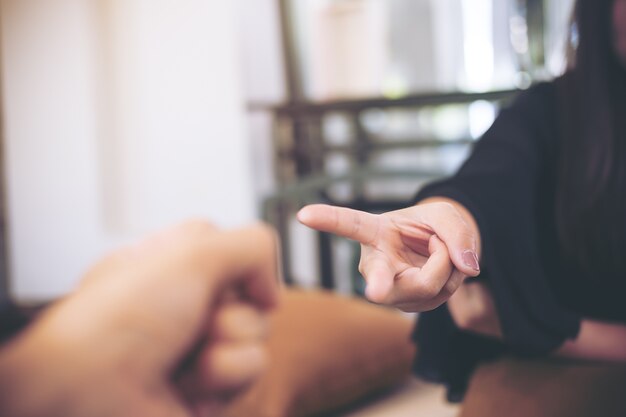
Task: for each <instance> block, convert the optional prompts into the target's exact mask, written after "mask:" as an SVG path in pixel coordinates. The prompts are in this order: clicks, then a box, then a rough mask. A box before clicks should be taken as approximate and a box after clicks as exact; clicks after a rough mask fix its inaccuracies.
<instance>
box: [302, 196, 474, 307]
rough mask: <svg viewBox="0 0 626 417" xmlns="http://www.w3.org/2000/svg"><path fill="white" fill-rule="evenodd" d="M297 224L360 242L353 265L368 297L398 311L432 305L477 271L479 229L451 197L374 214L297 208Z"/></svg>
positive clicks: (331, 209) (326, 208)
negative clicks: (355, 261)
mask: <svg viewBox="0 0 626 417" xmlns="http://www.w3.org/2000/svg"><path fill="white" fill-rule="evenodd" d="M298 219H299V220H300V222H302V223H303V224H305V225H307V226H309V227H311V228H314V229H317V230H321V231H325V232H331V233H335V234H337V235H339V236H343V237H346V238H349V239H352V240H356V241H358V242H360V243H361V262H360V264H359V271H360V272H361V273H362V274H363V276H364V278H365V280H366V281H367V288H366V296H367V298H369V299H370V300H372V301H374V302H377V303H383V304H389V305H393V306H395V307H398V308H400V309H402V310H404V311H412V312H414V311H425V310H432V309H434V308H436V307H437V306H439V305H440V304H442V303H443V302H445V301H446V300H447V299H448V298H449V297H450V296H451V295H452V294H453V293H454V292H455V291H456V290H457V288H458V287H459V285H461V283H462V282H463V280H464V279H465V278H466V277H467V276H476V275H478V274H479V272H480V268H479V263H478V259H479V253H480V235H479V233H478V228H477V226H476V223H475V221H474V219H473V217H472V216H471V215H470V214H469V212H468V211H467V210H466V209H465V208H464V207H463V206H461V205H460V204H458V203H457V202H455V201H453V200H447V199H431V200H425V201H423V202H422V203H420V204H419V205H416V206H413V207H409V208H406V209H402V210H397V211H392V212H388V213H384V214H380V215H374V214H369V213H365V212H362V211H356V210H351V209H347V208H340V207H332V206H327V205H312V206H307V207H305V208H303V209H302V210H301V211H300V212H299V213H298Z"/></svg>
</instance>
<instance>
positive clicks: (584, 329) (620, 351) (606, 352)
mask: <svg viewBox="0 0 626 417" xmlns="http://www.w3.org/2000/svg"><path fill="white" fill-rule="evenodd" d="M556 354H557V355H558V356H563V357H568V358H577V359H588V360H600V361H611V362H626V325H623V324H613V323H606V322H600V321H595V320H583V321H582V322H581V324H580V331H579V333H578V336H577V337H576V339H574V340H568V341H566V342H565V343H564V344H563V345H562V346H561V347H560V348H559V349H558V351H557V352H556Z"/></svg>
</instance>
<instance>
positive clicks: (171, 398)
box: [0, 222, 278, 417]
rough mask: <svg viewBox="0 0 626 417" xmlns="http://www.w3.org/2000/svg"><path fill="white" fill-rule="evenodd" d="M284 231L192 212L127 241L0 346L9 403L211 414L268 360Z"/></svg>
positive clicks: (8, 406)
mask: <svg viewBox="0 0 626 417" xmlns="http://www.w3.org/2000/svg"><path fill="white" fill-rule="evenodd" d="M277 287H278V286H277V269H276V248H275V236H274V233H273V232H272V231H270V230H269V229H268V228H267V227H265V226H255V227H251V228H247V229H241V230H235V231H226V232H225V231H219V230H217V229H215V228H213V227H212V226H210V225H208V224H207V223H204V222H190V223H187V224H184V225H182V226H180V227H176V228H174V229H172V230H169V231H167V232H164V233H161V234H159V235H157V236H154V237H152V238H151V239H148V240H147V241H145V242H143V243H141V244H139V245H136V246H134V247H130V248H127V249H125V250H121V251H118V252H116V253H114V254H113V255H111V256H109V257H107V258H106V259H104V260H103V261H102V262H100V263H99V264H97V265H96V266H95V267H94V268H93V269H92V270H91V271H90V272H89V273H88V274H87V276H86V278H85V280H84V281H83V283H82V285H81V286H80V288H78V290H77V291H76V292H75V293H74V294H72V295H70V296H68V297H67V298H66V299H65V300H63V301H60V302H59V303H57V304H56V305H53V306H52V307H51V308H50V309H49V310H48V311H46V312H45V313H44V314H43V316H42V317H40V318H39V319H38V320H37V321H35V323H33V325H31V327H30V328H28V329H26V331H25V332H24V333H23V334H22V335H20V336H18V337H17V339H16V340H14V341H12V342H11V343H10V344H9V345H7V346H5V347H4V348H3V349H2V350H1V351H0V394H1V395H2V398H0V404H1V407H0V408H2V410H0V414H2V415H7V416H15V417H38V416H46V417H56V416H59V417H60V416H63V417H73V416H76V417H79V416H101V417H109V416H111V417H112V416H119V417H123V416H129V417H130V416H155V417H158V416H172V417H190V416H204V415H207V413H208V412H209V411H208V410H213V411H214V409H215V407H217V406H218V405H219V403H220V402H221V401H222V400H223V399H226V398H229V397H231V396H232V395H233V394H236V393H237V392H238V391H239V390H240V389H241V388H243V387H246V386H247V385H248V384H249V383H250V382H251V381H252V379H254V378H255V377H256V376H257V375H258V374H259V372H261V370H262V369H263V368H264V365H265V356H264V355H265V351H264V347H263V338H264V334H265V330H266V329H265V318H264V315H265V312H266V311H267V310H268V309H269V308H271V307H272V306H273V305H274V304H275V303H276V302H277Z"/></svg>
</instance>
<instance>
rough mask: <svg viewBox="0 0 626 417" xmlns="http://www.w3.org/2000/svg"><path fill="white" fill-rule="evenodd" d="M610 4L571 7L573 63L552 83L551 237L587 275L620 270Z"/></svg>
mask: <svg viewBox="0 0 626 417" xmlns="http://www.w3.org/2000/svg"><path fill="white" fill-rule="evenodd" d="M613 2H614V0H579V1H577V3H576V9H575V17H574V22H575V26H574V27H575V32H576V34H577V36H574V37H573V38H575V39H576V38H577V39H576V40H577V46H576V51H575V54H574V55H573V58H574V61H573V62H572V63H571V65H570V69H569V70H568V71H567V72H566V73H565V75H564V76H562V77H561V78H560V79H559V80H557V85H558V86H559V97H560V103H559V104H560V118H561V120H560V137H561V147H560V148H561V149H560V152H559V160H558V166H557V169H558V174H557V194H556V205H555V207H556V222H557V230H558V233H559V240H560V247H561V248H562V251H563V255H564V256H565V259H567V260H569V261H572V262H573V263H574V264H575V265H576V266H577V267H580V268H583V269H584V270H586V272H589V273H592V272H595V273H601V272H602V271H603V270H611V269H612V270H615V269H614V268H616V267H617V268H619V267H626V253H620V252H621V251H622V250H624V249H626V248H620V247H619V242H624V239H625V234H626V207H625V206H626V204H623V203H619V201H620V200H621V201H622V202H623V201H624V200H626V196H625V195H626V70H625V69H624V67H623V66H622V65H621V64H620V61H619V59H618V56H617V54H616V52H615V49H614V47H613V25H612V8H613ZM615 193H619V194H618V195H617V196H616V195H615ZM616 222H617V223H616ZM606 268H610V269H606ZM623 270H626V269H623Z"/></svg>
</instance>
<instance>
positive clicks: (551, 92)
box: [478, 82, 558, 160]
mask: <svg viewBox="0 0 626 417" xmlns="http://www.w3.org/2000/svg"><path fill="white" fill-rule="evenodd" d="M557 127H558V117H557V86H556V85H555V83H554V82H542V83H538V84H535V85H533V86H532V87H530V88H529V89H527V90H524V91H521V92H520V93H518V94H517V96H516V97H515V98H514V99H513V100H511V101H510V102H509V103H508V104H507V105H505V106H503V107H502V109H501V111H500V113H499V114H498V117H497V118H496V120H495V122H494V123H493V125H492V126H491V128H490V129H489V130H488V131H487V132H486V133H485V135H484V136H483V138H482V140H481V141H480V142H479V146H478V149H479V150H480V149H492V150H493V149H498V150H500V151H502V152H505V151H506V152H511V153H514V154H516V155H517V156H516V157H517V158H521V157H524V156H526V157H531V158H533V159H536V158H538V157H539V158H540V159H542V160H543V159H544V158H546V157H550V156H554V154H555V151H556V148H557V145H558V141H557V140H556V138H557V135H558V130H557ZM540 155H541V156H540Z"/></svg>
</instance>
